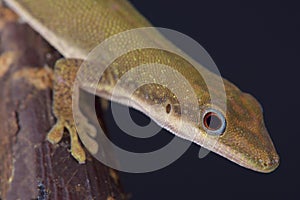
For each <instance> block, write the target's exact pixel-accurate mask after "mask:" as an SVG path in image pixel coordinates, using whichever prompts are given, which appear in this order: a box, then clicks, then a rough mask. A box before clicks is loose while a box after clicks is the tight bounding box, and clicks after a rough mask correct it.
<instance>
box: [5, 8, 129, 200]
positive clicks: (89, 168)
mask: <svg viewBox="0 0 300 200" xmlns="http://www.w3.org/2000/svg"><path fill="white" fill-rule="evenodd" d="M0 38H1V40H0V42H1V43H0V53H1V56H0V199H1V198H2V199H39V200H42V199H43V200H44V199H100V200H101V199H105V200H113V199H124V198H125V195H124V194H123V192H122V189H121V186H120V184H119V179H118V175H117V173H116V172H115V171H114V170H112V169H110V168H108V167H106V166H104V165H102V164H101V163H100V162H98V161H97V160H95V159H94V158H93V157H92V156H90V154H89V153H88V152H87V151H86V153H87V162H86V164H82V165H80V164H78V163H77V161H75V160H74V158H72V157H71V155H70V153H69V151H68V150H69V149H70V144H69V137H68V136H67V135H66V136H65V137H64V138H63V141H62V142H60V143H59V144H58V145H52V144H50V143H49V142H47V141H46V140H45V138H46V134H47V132H48V131H49V130H50V129H51V126H52V125H53V124H54V123H55V118H54V116H53V114H52V108H51V106H52V91H51V87H52V75H53V73H52V68H51V67H52V66H54V63H55V61H56V60H57V59H58V58H60V57H61V55H59V53H58V52H57V51H55V50H54V49H53V48H52V47H50V46H49V44H48V43H47V42H46V41H44V40H43V39H42V38H41V37H40V36H39V35H38V34H37V33H35V32H34V31H33V30H32V29H31V28H30V27H28V26H27V25H26V24H22V23H19V21H18V17H17V16H16V15H15V14H14V13H13V12H12V11H10V10H9V9H7V8H3V7H1V8H0ZM48 66H49V67H48Z"/></svg>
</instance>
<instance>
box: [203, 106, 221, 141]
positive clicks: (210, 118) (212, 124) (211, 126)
mask: <svg viewBox="0 0 300 200" xmlns="http://www.w3.org/2000/svg"><path fill="white" fill-rule="evenodd" d="M202 125H203V128H204V130H205V131H206V132H207V133H208V134H210V135H216V136H218V135H222V134H223V133H224V131H225V129H226V120H225V117H224V116H223V114H222V113H221V112H219V111H217V110H215V109H208V110H206V112H205V113H204V114H203V117H202Z"/></svg>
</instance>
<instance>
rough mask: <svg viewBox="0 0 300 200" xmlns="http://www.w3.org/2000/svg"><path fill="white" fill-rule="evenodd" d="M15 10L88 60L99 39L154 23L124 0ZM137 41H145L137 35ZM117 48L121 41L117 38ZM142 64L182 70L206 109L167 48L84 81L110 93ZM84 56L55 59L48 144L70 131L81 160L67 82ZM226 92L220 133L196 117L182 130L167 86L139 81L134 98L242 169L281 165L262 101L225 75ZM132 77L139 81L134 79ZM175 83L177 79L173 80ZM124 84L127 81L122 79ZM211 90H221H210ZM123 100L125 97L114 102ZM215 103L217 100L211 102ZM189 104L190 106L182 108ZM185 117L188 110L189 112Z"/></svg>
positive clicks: (205, 97)
mask: <svg viewBox="0 0 300 200" xmlns="http://www.w3.org/2000/svg"><path fill="white" fill-rule="evenodd" d="M6 2H7V3H8V4H9V5H10V6H11V7H12V8H13V9H14V10H15V11H17V12H18V13H19V14H20V15H21V16H23V17H24V19H25V21H27V22H28V23H29V24H30V25H31V26H32V27H33V28H35V29H36V30H37V31H38V32H40V33H41V34H42V35H43V36H44V37H45V38H46V39H47V40H48V41H49V42H50V43H51V44H52V45H53V46H54V47H56V48H57V49H58V50H59V51H60V52H61V53H62V54H63V55H64V56H65V57H66V58H76V59H85V58H86V57H87V54H88V53H89V52H90V50H92V49H93V48H94V47H95V46H97V45H98V44H99V43H100V42H101V41H103V40H105V39H106V38H108V37H109V36H112V35H114V34H116V33H120V32H122V31H126V30H129V29H133V28H138V27H148V26H151V24H150V23H149V22H148V21H147V20H146V19H145V18H144V17H143V16H142V15H140V14H139V13H138V12H137V11H136V10H135V9H134V8H133V7H132V6H131V5H130V4H129V3H128V2H127V1H125V0H123V1H122V0H85V1H82V0H40V1H37V0H18V1H14V0H7V1H6ZM145 37H146V38H147V39H148V40H153V41H156V42H157V41H158V43H160V45H161V46H164V45H169V43H168V41H166V40H165V39H164V38H163V37H162V36H161V35H159V34H153V35H150V36H149V35H147V36H145ZM135 42H142V41H140V40H139V41H135ZM119 48H123V47H122V44H121V43H120V45H119ZM143 63H159V64H165V65H168V66H170V67H172V68H173V69H174V70H176V71H178V72H180V73H181V74H182V75H183V76H184V77H185V78H186V80H188V81H189V83H190V84H191V85H192V87H193V89H194V91H195V93H196V94H197V96H198V98H199V99H198V102H199V105H198V106H199V108H200V113H199V116H201V113H203V112H205V110H206V109H208V108H210V107H211V106H212V105H211V104H210V98H209V93H208V90H207V87H206V84H205V82H204V80H203V78H202V76H201V75H200V74H199V73H197V71H195V69H194V68H193V66H192V65H191V64H190V63H189V62H187V61H186V60H184V59H182V58H180V57H179V56H177V55H174V54H172V53H170V52H166V51H162V50H157V49H144V50H142V51H133V52H130V53H128V54H126V55H123V56H121V57H120V58H118V59H117V60H116V61H115V62H114V63H113V64H112V65H111V67H110V68H108V69H107V70H106V71H105V72H104V75H103V77H102V78H101V80H100V82H99V84H98V85H96V86H95V85H92V84H90V82H89V81H88V80H87V81H86V84H85V89H86V90H89V89H94V88H96V90H97V95H99V96H101V97H104V98H109V96H110V95H111V93H112V90H113V88H114V86H115V84H116V82H117V80H118V79H119V78H120V77H122V75H123V74H125V73H126V72H127V71H129V70H130V69H132V68H134V67H136V66H138V65H141V64H143ZM80 64H81V62H80V61H78V60H74V59H69V60H60V61H59V62H58V63H57V64H56V67H55V69H56V72H55V87H54V113H55V115H56V117H57V119H58V122H57V124H56V125H55V126H54V128H53V129H52V130H51V131H50V133H49V135H48V139H49V140H50V141H52V142H53V143H57V142H59V141H60V139H61V136H62V132H63V128H64V127H66V128H67V129H68V130H69V132H70V135H71V141H72V150H71V151H72V155H73V156H74V157H75V158H76V159H77V160H78V161H79V162H84V161H85V154H84V151H83V150H82V148H81V146H80V145H79V143H78V137H77V134H76V130H75V125H74V121H73V117H72V108H71V104H72V99H71V93H72V90H71V87H70V86H72V85H73V81H74V78H75V75H76V72H77V70H78V67H79V66H80ZM153 73H154V74H155V73H159V74H160V75H162V76H165V77H166V79H168V78H169V79H171V78H172V75H171V74H164V72H163V71H160V70H157V69H156V70H155V71H154V72H153ZM201 73H203V74H205V75H206V76H208V77H210V79H211V80H212V81H214V80H216V75H214V74H213V73H211V72H209V71H208V70H205V69H203V70H202V72H201ZM223 81H224V85H225V91H226V95H227V110H226V111H224V110H219V111H220V112H221V113H223V115H224V116H225V118H226V124H227V126H226V129H225V132H224V133H223V134H222V135H221V136H219V137H216V136H213V135H209V134H207V133H206V132H205V130H204V129H203V127H202V124H201V123H196V121H199V120H193V119H190V118H189V117H185V118H184V120H185V124H187V125H188V127H190V128H189V129H187V130H188V131H186V132H179V131H178V129H177V127H176V122H177V121H176V120H177V119H178V118H179V117H180V116H181V115H182V113H181V110H180V105H178V99H177V98H176V97H175V96H174V94H173V93H172V91H171V89H172V88H166V87H163V86H159V85H156V84H148V85H145V86H143V87H140V88H139V89H138V90H136V92H135V93H134V94H133V97H132V98H131V100H132V101H134V103H135V105H137V106H136V107H135V108H137V109H139V108H142V107H144V108H147V107H150V106H151V105H153V104H157V105H159V107H158V109H157V110H156V112H155V113H147V112H146V111H145V110H142V109H141V111H142V112H144V113H145V114H147V115H149V116H150V117H151V118H153V119H155V120H156V121H157V122H158V123H159V122H160V119H159V117H160V116H162V115H166V114H168V115H171V116H172V117H171V118H170V119H171V120H169V121H167V122H162V123H161V124H160V125H162V126H163V127H167V128H168V130H171V132H173V133H174V134H175V135H177V136H179V137H184V138H186V137H185V136H186V135H188V134H196V137H195V139H194V141H193V142H195V143H197V144H199V145H203V144H204V140H210V141H216V144H215V145H214V146H213V147H209V146H205V147H207V148H208V149H210V150H212V151H214V152H216V153H218V154H220V155H222V156H224V157H225V158H227V159H229V160H231V161H233V162H235V163H237V164H239V165H241V166H244V167H246V168H250V169H253V170H255V171H259V172H271V171H273V170H274V169H276V167H277V166H278V165H279V156H278V155H277V152H276V150H275V148H274V145H273V143H272V141H271V139H270V136H269V134H268V132H267V130H266V128H265V125H264V120H263V114H262V110H261V106H260V105H259V103H258V102H257V101H256V100H255V98H254V97H252V96H251V95H249V94H246V93H243V92H241V91H240V90H239V89H238V88H237V87H236V86H234V85H233V84H232V83H230V82H229V81H227V80H225V79H223ZM133 84H138V83H137V82H134V81H133ZM178 87H180V83H178ZM123 88H126V86H124V87H123ZM212 92H213V93H215V95H216V96H218V95H219V93H218V90H213V91H212ZM117 94H118V95H119V96H120V97H124V98H129V94H127V93H126V89H124V90H122V91H120V92H117ZM119 103H122V102H119ZM168 105H171V111H170V112H169V111H168V112H167V113H166V110H168V109H166V107H167V106H168ZM214 108H215V109H219V108H218V105H216V107H214ZM189 112H193V108H190V109H187V113H189ZM187 116H188V115H187Z"/></svg>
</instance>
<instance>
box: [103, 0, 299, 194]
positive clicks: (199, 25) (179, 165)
mask: <svg viewBox="0 0 300 200" xmlns="http://www.w3.org/2000/svg"><path fill="white" fill-rule="evenodd" d="M131 2H132V3H133V4H134V5H135V6H136V8H137V9H138V10H139V11H140V12H141V13H142V14H143V15H144V16H145V17H146V18H147V19H149V20H150V21H151V22H152V23H153V24H154V25H155V26H158V27H165V28H170V29H174V30H177V31H179V32H182V33H184V34H186V35H188V36H190V37H192V38H193V39H195V40H196V41H198V42H199V43H200V44H201V45H202V46H203V47H204V48H205V49H206V50H207V51H208V52H209V54H210V55H211V57H212V58H213V59H214V61H215V63H216V64H217V66H218V68H219V70H220V72H221V74H222V75H223V77H225V78H227V79H228V80H230V81H231V82H233V83H235V84H236V85H238V86H239V88H240V89H242V90H243V91H245V92H249V93H251V94H253V95H254V96H255V97H256V98H257V99H258V100H259V102H260V103H261V104H262V106H263V108H264V116H265V123H266V125H267V128H268V130H269V132H270V135H271V137H272V139H273V142H274V144H275V146H276V149H277V151H278V153H279V155H280V159H281V164H280V166H279V167H278V168H277V170H275V171H274V172H272V173H270V174H262V173H257V172H254V171H251V170H248V169H245V168H243V167H240V166H238V165H236V164H234V163H232V162H230V161H228V160H226V159H224V158H222V157H221V156H218V155H216V154H214V153H210V154H209V155H208V156H207V157H205V158H204V159H199V158H198V152H199V149H200V148H199V146H197V145H192V146H191V147H190V148H189V150H188V151H187V152H186V153H185V154H184V155H183V156H182V157H181V158H180V159H178V160H177V161H176V162H174V163H173V164H171V165H170V166H168V167H166V168H164V169H161V170H159V171H156V172H151V173H145V174H129V173H121V181H122V183H123V185H124V187H125V190H126V191H127V192H128V193H131V195H132V199H133V200H140V199H143V200H153V199H203V198H210V199H217V198H222V199H224V198H225V197H234V196H236V197H241V198H245V197H253V198H255V199H263V198H264V199H270V198H271V197H279V199H283V198H284V199H299V197H298V196H299V195H298V194H297V193H296V192H297V189H298V190H299V185H300V184H299V178H300V176H299V170H300V156H299V148H300V137H299V135H300V130H299V124H300V122H299V79H300V77H299V73H298V71H299V70H298V69H299V67H300V65H299V57H300V56H299V55H300V50H299V47H300V39H299V37H300V6H299V5H298V4H297V3H296V1H294V2H289V1H278V0H274V1H257V0H256V1H253V0H252V1H232V0H229V1H223V0H218V1H217V0H209V1H203V0H201V1H188V0H185V1H177V2H176V1H167V0H163V1H162V0H151V1H140V0H131ZM131 114H132V116H133V118H134V119H138V123H141V124H143V123H145V124H147V117H143V116H142V115H141V114H140V113H137V112H131ZM141 119H144V120H141ZM106 120H109V121H110V122H111V120H112V119H111V118H110V116H109V115H108V117H107V119H106ZM110 124H111V123H110ZM109 129H110V130H111V131H110V132H113V133H114V134H115V136H114V135H113V136H112V138H114V137H116V138H119V139H118V141H120V137H121V138H122V139H121V142H120V143H123V144H120V145H121V146H122V145H123V147H124V146H125V147H124V148H127V147H128V148H131V149H130V150H132V151H146V150H147V149H148V150H151V146H153V144H155V145H158V146H161V145H163V144H166V143H167V142H168V141H169V140H171V139H172V137H173V136H172V135H171V134H170V133H168V132H166V131H164V132H162V133H160V134H159V135H157V136H155V137H154V138H152V139H150V140H148V141H147V140H146V141H145V140H137V139H132V138H129V137H126V136H124V135H122V133H120V132H118V131H117V128H116V127H115V126H114V125H113V124H112V125H111V126H110V127H109ZM149 148H150V149H149Z"/></svg>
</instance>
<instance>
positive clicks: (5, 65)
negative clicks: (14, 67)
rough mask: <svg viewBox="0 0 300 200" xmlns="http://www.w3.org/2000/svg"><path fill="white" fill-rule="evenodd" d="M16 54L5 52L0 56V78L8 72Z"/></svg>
mask: <svg viewBox="0 0 300 200" xmlns="http://www.w3.org/2000/svg"><path fill="white" fill-rule="evenodd" d="M15 56H16V54H15V53H13V52H5V53H4V54H2V55H1V56H0V78H1V77H2V76H4V74H5V73H6V72H7V71H8V69H9V67H10V65H11V64H12V63H13V60H14V58H15Z"/></svg>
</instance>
